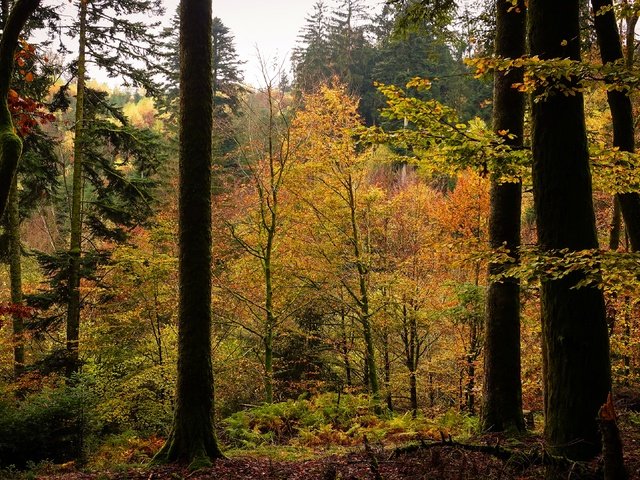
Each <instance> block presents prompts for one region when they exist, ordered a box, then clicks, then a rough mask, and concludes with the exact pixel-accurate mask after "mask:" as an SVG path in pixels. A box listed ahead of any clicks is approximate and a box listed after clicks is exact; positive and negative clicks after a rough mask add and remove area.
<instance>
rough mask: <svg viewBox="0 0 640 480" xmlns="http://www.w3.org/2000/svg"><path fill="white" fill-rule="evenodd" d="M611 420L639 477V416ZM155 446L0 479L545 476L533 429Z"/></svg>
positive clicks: (597, 466)
mask: <svg viewBox="0 0 640 480" xmlns="http://www.w3.org/2000/svg"><path fill="white" fill-rule="evenodd" d="M633 410H636V409H635V408H633ZM618 424H619V426H620V430H621V435H622V440H623V443H624V449H625V452H624V453H625V465H626V467H627V470H628V472H629V479H631V480H634V479H638V480H640V415H639V414H638V412H637V411H636V412H634V411H631V410H624V409H622V410H620V411H619V417H618ZM161 445H162V440H161V439H156V440H155V441H153V442H151V443H149V444H147V445H146V448H145V449H137V451H136V452H134V454H135V456H134V457H132V458H135V461H134V462H132V463H123V464H115V462H114V463H113V464H110V462H109V461H107V462H106V463H105V462H103V463H102V464H100V466H99V467H98V468H96V466H95V465H96V464H95V463H94V467H92V468H90V469H88V468H87V469H84V468H83V469H80V468H77V467H76V466H75V465H74V463H73V462H70V463H68V464H64V465H54V464H50V463H45V464H41V465H39V466H37V467H35V468H33V469H32V470H30V471H25V472H18V471H15V470H14V471H6V470H4V471H3V470H0V480H5V479H7V480H125V479H126V480H165V479H167V480H187V479H189V480H205V479H216V480H254V479H255V480H338V479H339V480H369V479H371V480H397V479H413V480H418V479H438V480H473V479H500V480H534V479H541V478H544V476H545V474H544V468H545V467H544V466H543V465H542V462H541V457H540V452H542V451H543V448H542V446H543V442H542V439H541V437H540V434H539V432H538V433H531V434H526V435H523V436H522V437H520V438H518V439H513V438H504V437H501V436H500V435H496V434H492V435H479V436H472V437H470V438H466V439H464V441H461V442H459V443H458V442H456V441H455V439H454V441H451V440H450V439H446V440H444V441H443V442H438V441H434V440H425V441H422V442H414V443H411V444H404V445H402V444H401V443H400V442H385V443H373V442H372V443H371V444H369V443H368V442H367V443H363V444H361V445H359V446H355V447H350V448H340V447H337V446H327V448H321V449H316V450H309V449H307V450H305V451H301V450H300V451H296V450H292V449H288V448H287V447H286V446H269V447H266V448H263V449H262V450H257V451H243V450H231V451H229V452H228V458H225V459H221V460H218V461H217V462H215V464H214V465H213V466H212V467H210V468H204V469H200V470H196V471H189V470H188V469H187V468H185V467H180V466H174V465H167V466H157V467H152V468H150V467H148V466H146V464H147V463H148V460H149V459H150V457H151V455H152V454H153V452H155V451H156V450H157V449H158V448H159V446H161ZM496 446H497V448H496ZM560 470H561V471H560V472H558V474H557V476H556V477H555V478H558V479H562V478H567V479H583V480H584V479H601V478H603V473H602V460H601V459H600V458H597V459H595V460H593V461H591V462H588V463H572V462H568V461H565V462H564V463H563V464H562V466H561V469H560Z"/></svg>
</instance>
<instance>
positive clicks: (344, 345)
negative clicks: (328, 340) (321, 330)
mask: <svg viewBox="0 0 640 480" xmlns="http://www.w3.org/2000/svg"><path fill="white" fill-rule="evenodd" d="M340 331H341V335H342V339H341V350H342V352H341V353H342V358H343V361H344V374H345V377H346V378H345V379H346V381H347V387H351V386H352V385H353V382H352V380H351V360H349V344H348V338H347V326H346V325H345V314H344V311H342V310H341V311H340Z"/></svg>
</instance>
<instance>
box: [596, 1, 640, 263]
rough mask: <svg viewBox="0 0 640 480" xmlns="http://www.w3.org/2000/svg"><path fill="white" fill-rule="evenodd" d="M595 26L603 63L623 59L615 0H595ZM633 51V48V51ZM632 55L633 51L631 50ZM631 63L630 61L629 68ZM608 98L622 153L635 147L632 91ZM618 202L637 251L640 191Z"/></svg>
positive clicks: (621, 195)
mask: <svg viewBox="0 0 640 480" xmlns="http://www.w3.org/2000/svg"><path fill="white" fill-rule="evenodd" d="M591 5H592V6H593V11H594V15H595V16H594V26H595V30H596V36H597V40H598V46H599V48H600V57H601V59H602V63H603V64H608V63H613V62H616V61H622V60H624V58H625V57H624V54H623V52H622V41H621V40H620V34H619V32H618V25H617V23H616V16H615V13H614V10H613V1H612V0H592V2H591ZM632 50H633V47H632V48H631V49H630V51H632ZM630 55H633V53H630ZM630 67H631V65H630V64H627V68H630ZM607 101H608V102H609V109H610V110H611V117H612V120H613V146H614V147H618V148H619V149H620V150H621V151H623V152H629V153H633V152H634V150H635V134H634V130H635V128H634V127H635V123H634V121H633V108H632V105H631V98H630V97H629V92H624V91H618V90H609V91H607ZM615 202H616V203H617V204H618V205H619V206H620V210H621V212H622V216H623V217H624V222H625V225H626V227H627V234H628V235H629V240H630V242H631V248H632V249H633V250H634V251H638V249H640V194H638V192H628V193H618V194H617V195H616V196H615Z"/></svg>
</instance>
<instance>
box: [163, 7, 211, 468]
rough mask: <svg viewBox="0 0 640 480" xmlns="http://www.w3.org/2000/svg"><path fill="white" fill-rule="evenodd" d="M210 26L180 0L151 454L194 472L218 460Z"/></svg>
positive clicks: (201, 10)
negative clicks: (166, 279) (173, 202)
mask: <svg viewBox="0 0 640 480" xmlns="http://www.w3.org/2000/svg"><path fill="white" fill-rule="evenodd" d="M211 22H212V18H211V0H182V1H181V3H180V208H179V210H180V212H179V217H180V218H179V220H180V234H179V242H180V266H179V281H180V300H179V301H180V304H179V316H178V329H179V330H178V331H179V333H178V383H177V389H176V411H175V418H174V424H173V429H172V432H171V434H170V436H169V438H168V439H167V443H166V444H165V446H164V447H163V448H162V450H160V452H159V453H158V455H156V459H157V461H165V462H185V463H189V464H191V467H194V468H195V467H199V466H202V465H206V464H210V462H211V460H213V459H216V458H219V457H221V456H222V454H221V452H220V449H219V447H218V443H217V440H216V437H215V434H214V430H213V370H212V365H211V133H212V131H211V129H212V120H213V118H212V116H213V115H212V105H213V103H212V101H213V100H212V87H211Z"/></svg>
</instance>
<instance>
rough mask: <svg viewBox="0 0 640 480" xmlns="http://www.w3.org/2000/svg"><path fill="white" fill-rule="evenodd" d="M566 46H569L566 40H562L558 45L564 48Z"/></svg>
mask: <svg viewBox="0 0 640 480" xmlns="http://www.w3.org/2000/svg"><path fill="white" fill-rule="evenodd" d="M568 44H569V42H567V41H566V40H562V41H561V42H560V45H561V46H562V47H566V46H567V45H568Z"/></svg>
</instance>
